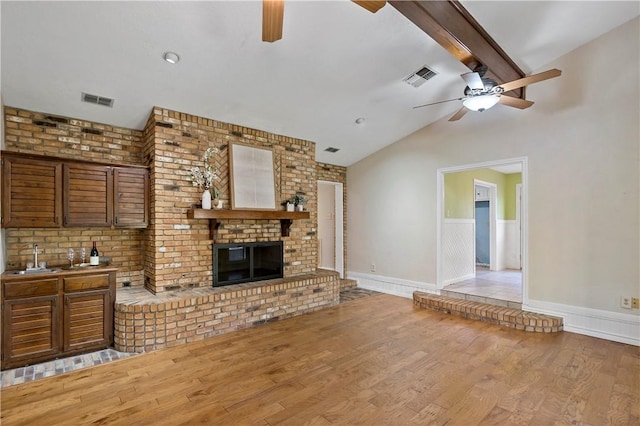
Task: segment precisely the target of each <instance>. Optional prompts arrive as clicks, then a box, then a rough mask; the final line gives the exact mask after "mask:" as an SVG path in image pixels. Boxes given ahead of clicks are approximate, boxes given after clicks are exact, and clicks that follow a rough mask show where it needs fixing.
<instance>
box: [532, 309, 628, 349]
mask: <svg viewBox="0 0 640 426" xmlns="http://www.w3.org/2000/svg"><path fill="white" fill-rule="evenodd" d="M522 309H523V310H526V311H531V312H537V313H540V314H547V315H554V316H559V317H562V318H563V319H564V330H565V331H570V332H572V333H578V334H584V335H586V336H591V337H598V338H600V339H606V340H612V341H614V342H620V343H626V344H628V345H634V346H640V316H638V315H631V314H622V313H618V312H610V311H603V310H600V309H592V308H583V307H581V306H573V305H564V304H561V303H552V302H545V301H541V300H531V299H529V301H528V302H527V304H526V305H525V304H523V305H522Z"/></svg>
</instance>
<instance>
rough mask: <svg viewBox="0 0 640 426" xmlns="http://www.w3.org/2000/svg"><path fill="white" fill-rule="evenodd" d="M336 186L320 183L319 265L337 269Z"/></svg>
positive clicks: (324, 267)
mask: <svg viewBox="0 0 640 426" xmlns="http://www.w3.org/2000/svg"><path fill="white" fill-rule="evenodd" d="M335 211H336V208H335V187H334V186H333V185H328V184H322V183H318V243H319V246H320V247H319V252H320V256H319V259H318V263H319V265H318V266H319V267H320V268H323V269H332V270H335V269H336V234H335V233H336V224H335V219H336V218H335Z"/></svg>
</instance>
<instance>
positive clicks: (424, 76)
mask: <svg viewBox="0 0 640 426" xmlns="http://www.w3.org/2000/svg"><path fill="white" fill-rule="evenodd" d="M436 74H437V73H436V72H435V71H433V70H431V69H429V68H427V67H422V68H421V69H419V70H418V71H416V72H414V73H413V74H411V75H410V76H409V77H407V78H405V79H404V80H402V81H404V82H405V83H407V84H410V85H412V86H413V87H420V86H422V85H423V84H424V83H425V82H426V81H427V80H429V79H430V78H433V77H435V75H436Z"/></svg>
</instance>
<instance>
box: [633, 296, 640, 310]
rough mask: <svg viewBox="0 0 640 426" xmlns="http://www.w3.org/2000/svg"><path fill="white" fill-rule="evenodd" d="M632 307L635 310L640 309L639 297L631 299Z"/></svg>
mask: <svg viewBox="0 0 640 426" xmlns="http://www.w3.org/2000/svg"><path fill="white" fill-rule="evenodd" d="M631 307H632V308H633V309H638V308H640V300H638V298H637V297H632V298H631Z"/></svg>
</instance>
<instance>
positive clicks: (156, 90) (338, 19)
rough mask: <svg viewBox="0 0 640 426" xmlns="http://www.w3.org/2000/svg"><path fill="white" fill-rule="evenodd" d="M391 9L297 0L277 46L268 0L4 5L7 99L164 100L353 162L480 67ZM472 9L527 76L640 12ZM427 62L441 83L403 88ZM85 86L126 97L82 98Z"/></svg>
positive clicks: (80, 106) (433, 110)
mask: <svg viewBox="0 0 640 426" xmlns="http://www.w3.org/2000/svg"><path fill="white" fill-rule="evenodd" d="M391 3H393V4H387V5H386V6H385V7H383V8H382V9H380V10H379V11H378V12H376V13H375V14H373V13H370V12H369V11H367V10H365V9H363V8H362V7H359V6H358V5H356V4H354V3H352V2H350V1H346V0H341V1H337V0H336V1H295V0H287V1H286V3H285V12H284V26H283V37H282V39H281V40H278V41H276V42H273V43H266V42H263V41H262V39H261V31H262V29H261V27H262V3H261V2H258V1H242V2H236V1H226V2H223V1H214V2H202V1H201V2H55V1H49V2H11V1H3V2H1V3H0V14H1V19H2V27H1V31H2V34H1V35H2V52H1V62H0V66H1V68H2V75H1V77H2V80H1V93H2V100H3V103H4V104H5V105H9V106H14V107H20V108H26V109H30V110H35V111H42V112H48V113H53V114H60V115H65V116H70V117H76V118H81V119H86V120H91V121H97V122H102V123H107V124H112V125H117V126H123V127H129V128H137V129H141V128H142V127H143V126H144V123H145V121H146V119H147V117H148V115H149V113H150V111H151V108H152V106H154V105H157V106H162V107H166V108H169V109H173V110H178V111H183V112H187V113H190V114H194V115H199V116H203V117H208V118H213V119H216V120H220V121H225V122H230V123H234V124H239V125H243V126H247V127H252V128H257V129H261V130H266V131H269V132H274V133H279V134H284V135H287V136H291V137H297V138H301V139H307V140H311V141H314V142H316V144H317V146H316V148H317V159H318V160H319V161H322V162H327V163H332V164H338V165H350V164H353V163H354V162H356V161H358V160H360V159H362V158H364V157H366V156H367V155H369V154H371V153H373V152H375V151H377V150H379V149H381V148H383V147H385V146H387V145H389V144H391V143H393V142H395V141H397V140H399V139H401V138H402V137H404V136H406V135H408V134H410V133H412V132H414V131H416V130H418V129H420V128H422V127H424V126H426V125H428V124H430V123H432V122H433V121H435V120H438V119H440V118H442V117H443V116H448V115H451V114H453V113H454V112H455V111H456V110H457V109H459V108H460V104H459V103H458V102H449V103H445V104H440V105H435V106H431V107H425V108H421V109H413V108H412V107H413V106H416V105H420V104H424V103H428V102H433V101H439V100H445V99H451V98H456V97H460V96H462V91H463V89H464V86H465V83H464V82H463V81H462V79H461V78H460V74H462V73H465V72H468V71H469V68H468V67H467V66H465V65H464V64H463V62H464V61H462V59H461V58H459V57H456V56H454V54H452V53H453V52H451V50H450V49H449V50H447V49H445V48H444V47H442V46H441V45H440V44H438V43H437V42H436V41H435V40H434V39H433V38H431V37H430V36H429V35H427V34H426V33H425V32H424V31H423V29H421V28H419V27H418V26H417V25H416V24H414V23H413V22H412V21H411V20H409V19H408V18H407V17H406V16H405V15H403V13H401V11H400V10H399V9H401V6H402V5H400V7H399V6H397V4H396V3H401V2H391ZM417 3H429V2H417ZM461 4H462V6H463V7H464V9H466V10H467V11H468V12H469V14H470V15H471V16H472V17H473V18H475V20H476V21H477V22H478V23H479V24H480V26H481V27H482V28H484V30H486V32H487V33H488V34H489V35H490V36H491V37H492V38H493V39H494V40H495V41H496V42H497V44H498V45H499V47H501V48H502V50H504V52H505V53H506V54H507V56H509V57H510V58H511V59H512V60H513V62H514V65H515V66H516V67H518V68H520V69H521V70H522V71H523V72H524V73H525V74H530V73H533V72H538V71H542V70H544V69H543V68H544V67H546V65H547V64H548V63H549V62H550V61H552V60H554V59H555V58H558V57H559V56H562V55H564V54H565V53H568V52H569V51H571V50H573V49H575V48H576V47H578V46H581V45H583V44H585V43H586V42H588V41H590V40H592V39H594V38H597V37H598V36H600V35H602V34H603V33H605V32H607V31H609V30H611V29H613V28H615V27H617V26H618V25H621V24H622V23H624V22H626V21H628V20H630V19H633V18H634V17H636V16H638V14H639V4H638V2H609V1H603V2H597V1H585V2H577V1H572V2H553V1H545V2H539V1H531V2H528V1H495V2H486V1H462V2H461ZM166 51H173V52H176V53H178V55H179V56H180V61H179V62H178V63H177V64H174V65H171V64H169V63H167V62H165V61H164V60H163V57H162V56H163V54H164V53H165V52H166ZM461 61H462V62H461ZM423 66H427V67H428V68H430V69H432V70H433V71H435V72H436V73H437V74H436V75H435V77H433V78H432V79H430V80H428V81H427V82H425V83H424V84H423V85H421V86H420V87H417V88H416V87H414V86H412V85H410V84H407V83H406V82H404V81H403V79H405V78H406V77H408V76H410V75H411V74H412V73H414V72H415V71H417V70H419V69H421V68H422V67H423ZM562 78H571V76H567V75H564V76H563V77H562ZM540 84H544V83H540ZM82 92H85V93H90V94H95V95H99V96H105V97H109V98H113V99H115V103H114V105H113V107H103V106H98V105H94V104H89V103H85V102H81V93H82ZM532 100H534V101H535V99H532ZM533 108H535V105H534V106H533ZM526 112H527V111H526V110H524V111H521V113H523V114H526ZM476 114H479V113H476ZM483 114H501V111H500V108H498V107H496V108H493V109H491V110H490V111H486V112H484V113H483ZM358 118H364V121H363V122H362V123H360V124H357V123H356V119H358ZM451 125H452V126H455V125H458V124H457V123H451ZM328 147H335V148H339V151H338V152H336V153H329V152H326V151H325V149H326V148H328Z"/></svg>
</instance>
